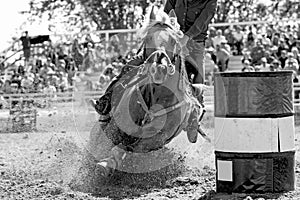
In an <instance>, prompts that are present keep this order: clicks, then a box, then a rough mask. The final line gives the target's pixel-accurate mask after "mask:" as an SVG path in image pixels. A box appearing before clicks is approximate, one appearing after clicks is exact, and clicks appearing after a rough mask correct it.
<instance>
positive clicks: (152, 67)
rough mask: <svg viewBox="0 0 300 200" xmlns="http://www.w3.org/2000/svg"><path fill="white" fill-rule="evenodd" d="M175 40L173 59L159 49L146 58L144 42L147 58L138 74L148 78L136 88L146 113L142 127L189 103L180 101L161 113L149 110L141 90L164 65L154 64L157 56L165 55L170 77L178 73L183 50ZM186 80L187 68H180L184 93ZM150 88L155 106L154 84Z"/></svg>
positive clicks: (180, 84) (136, 85) (160, 111)
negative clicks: (154, 58) (153, 59)
mask: <svg viewBox="0 0 300 200" xmlns="http://www.w3.org/2000/svg"><path fill="white" fill-rule="evenodd" d="M165 25H167V26H168V27H169V28H170V29H171V30H172V31H174V30H173V28H172V27H171V26H170V25H168V24H165ZM153 26H154V25H153ZM171 37H173V36H171ZM173 38H174V37H173ZM174 39H175V41H176V45H175V47H174V50H173V58H172V59H171V58H170V57H169V55H168V54H167V53H166V50H165V48H159V49H157V50H155V51H153V52H152V53H151V54H150V55H149V56H147V57H146V48H147V46H146V44H145V42H143V44H142V48H143V57H144V58H145V61H144V63H142V64H141V65H140V66H138V67H139V71H138V74H139V75H143V76H145V75H147V78H145V79H143V80H142V81H141V82H136V84H135V86H134V87H135V90H136V92H137V97H138V103H139V104H140V105H141V107H142V108H143V110H144V111H145V116H144V119H143V121H142V124H141V125H144V124H145V123H147V122H151V121H153V119H154V118H156V117H160V116H163V115H166V114H168V113H170V112H172V111H174V110H176V109H179V108H181V107H182V106H183V105H186V104H187V103H188V102H187V101H185V100H180V101H178V102H177V103H176V104H174V105H172V106H169V107H167V108H163V109H161V110H159V111H153V110H152V109H151V108H150V109H149V108H148V106H147V104H146V102H145V100H144V98H143V95H142V92H141V89H140V87H141V86H145V85H146V84H147V83H151V79H150V75H151V74H153V73H156V70H157V67H158V66H159V65H162V64H159V65H158V64H157V62H155V61H154V62H151V61H150V60H151V59H152V58H153V57H154V56H156V55H159V56H161V55H164V57H165V58H166V59H167V62H168V65H167V66H166V67H167V73H168V76H173V75H174V74H175V72H176V67H175V66H176V65H178V66H180V64H179V63H178V61H179V60H178V58H182V56H181V55H180V54H179V53H178V52H181V48H180V47H179V43H178V39H176V38H174ZM178 47H179V48H178ZM181 62H183V61H181ZM186 80H187V78H186V71H185V68H184V67H180V68H179V89H180V90H182V91H184V88H185V87H184V82H185V81H186ZM149 86H150V91H151V97H152V104H153V102H154V99H153V97H154V95H153V88H152V84H149ZM184 92H185V91H184Z"/></svg>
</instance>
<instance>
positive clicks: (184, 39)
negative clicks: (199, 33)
mask: <svg viewBox="0 0 300 200" xmlns="http://www.w3.org/2000/svg"><path fill="white" fill-rule="evenodd" d="M189 39H190V37H189V36H187V35H183V37H182V38H180V40H179V42H180V45H181V47H185V46H186V44H187V42H188V41H189Z"/></svg>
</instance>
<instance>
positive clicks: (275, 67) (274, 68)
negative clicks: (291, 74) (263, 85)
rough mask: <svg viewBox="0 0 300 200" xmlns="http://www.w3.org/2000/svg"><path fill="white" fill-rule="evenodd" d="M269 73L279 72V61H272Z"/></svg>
mask: <svg viewBox="0 0 300 200" xmlns="http://www.w3.org/2000/svg"><path fill="white" fill-rule="evenodd" d="M270 69H271V71H273V72H277V71H280V70H281V69H280V61H279V60H274V61H273V62H272V64H271V66H270Z"/></svg>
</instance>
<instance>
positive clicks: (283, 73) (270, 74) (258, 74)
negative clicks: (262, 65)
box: [214, 70, 293, 77]
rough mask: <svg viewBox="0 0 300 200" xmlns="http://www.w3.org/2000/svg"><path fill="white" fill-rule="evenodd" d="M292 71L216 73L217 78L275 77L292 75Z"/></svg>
mask: <svg viewBox="0 0 300 200" xmlns="http://www.w3.org/2000/svg"><path fill="white" fill-rule="evenodd" d="M292 74H293V71H292V70H286V71H276V72H216V73H215V74H214V75H215V76H217V77H274V76H280V75H281V76H287V75H290V76H291V75H292Z"/></svg>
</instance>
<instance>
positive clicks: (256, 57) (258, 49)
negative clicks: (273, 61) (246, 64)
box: [250, 41, 265, 65]
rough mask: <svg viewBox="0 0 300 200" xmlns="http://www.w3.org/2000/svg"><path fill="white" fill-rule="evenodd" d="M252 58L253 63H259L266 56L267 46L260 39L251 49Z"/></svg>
mask: <svg viewBox="0 0 300 200" xmlns="http://www.w3.org/2000/svg"><path fill="white" fill-rule="evenodd" d="M250 55H251V58H252V64H253V65H259V64H260V61H261V58H262V57H264V56H265V48H264V46H263V45H262V43H261V42H260V41H257V42H256V44H255V46H254V47H253V48H252V50H251V53H250Z"/></svg>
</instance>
